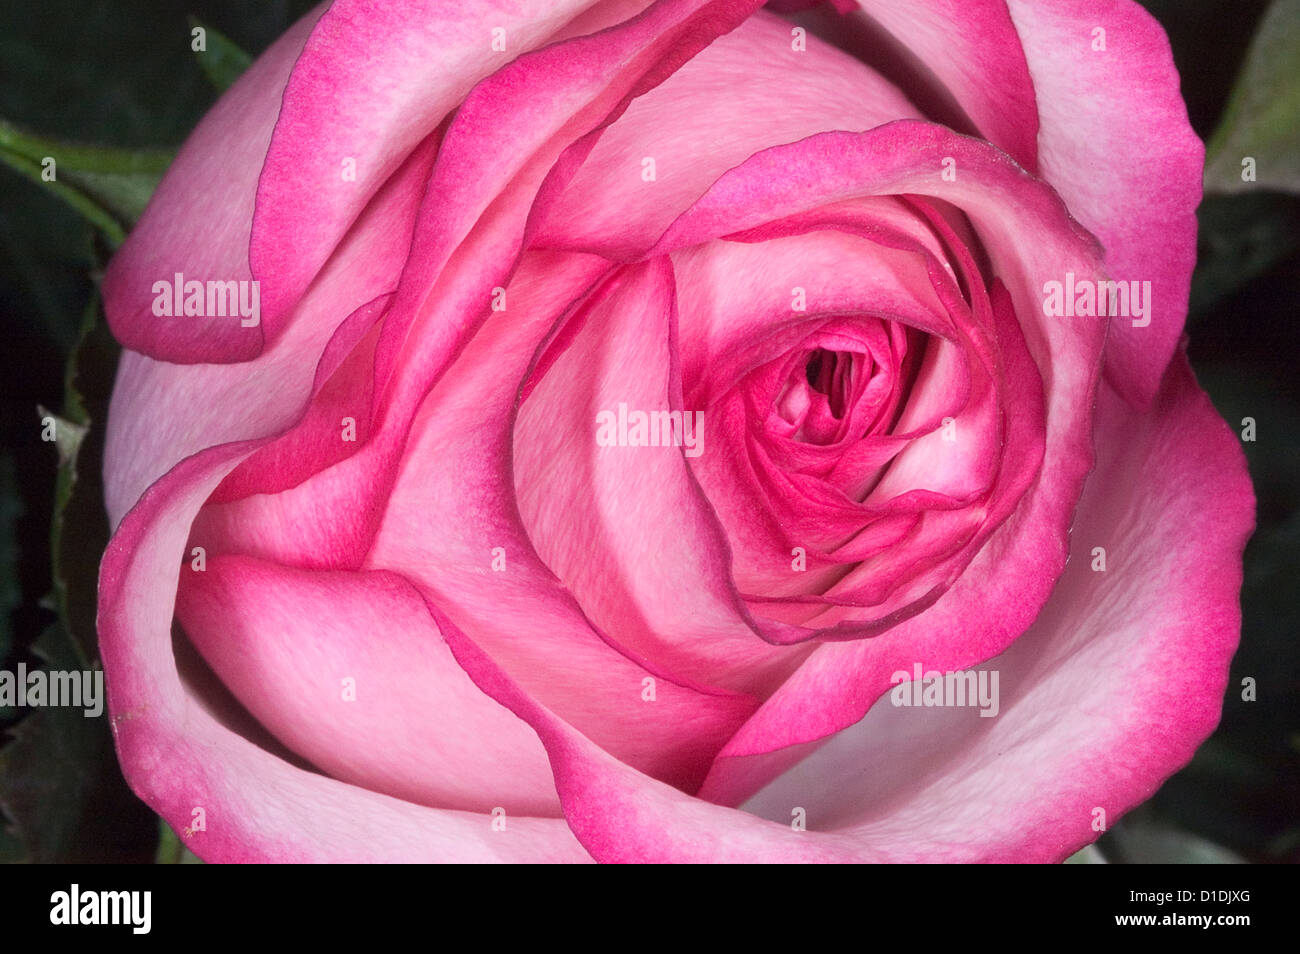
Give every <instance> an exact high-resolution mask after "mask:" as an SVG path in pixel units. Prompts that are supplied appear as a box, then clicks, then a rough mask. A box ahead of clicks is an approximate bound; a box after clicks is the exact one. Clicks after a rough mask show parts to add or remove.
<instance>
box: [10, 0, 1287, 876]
mask: <svg viewBox="0 0 1300 954" xmlns="http://www.w3.org/2000/svg"><path fill="white" fill-rule="evenodd" d="M310 6H311V4H309V3H305V2H300V0H293V2H290V0H270V2H258V0H230V2H213V0H190V2H171V0H156V2H145V0H135V2H131V0H102V2H95V0H80V2H76V0H44V2H42V3H30V4H27V3H24V4H19V3H6V4H4V5H3V6H0V118H3V119H6V120H8V121H10V122H12V123H14V124H15V125H18V126H20V127H22V128H23V129H25V130H27V131H30V132H32V133H35V134H39V135H43V136H49V137H54V138H63V139H67V140H71V141H74V142H82V143H87V144H97V145H115V146H124V147H175V146H177V145H179V144H180V143H181V141H182V140H183V139H184V138H185V135H186V134H187V133H188V131H189V130H190V129H191V128H193V126H194V125H195V124H196V123H197V121H198V120H199V118H200V117H201V116H202V115H203V114H204V112H206V110H207V109H208V108H209V107H210V106H211V105H212V103H213V102H214V101H215V99H216V93H215V92H214V89H213V86H212V84H211V83H210V82H209V81H208V78H207V77H206V76H205V75H204V73H203V71H202V69H200V67H199V65H198V62H197V59H196V56H195V54H194V53H192V52H191V50H190V24H189V22H187V17H190V16H194V17H197V18H198V20H199V21H201V22H202V23H203V24H205V25H206V26H208V27H211V28H213V29H215V30H217V31H220V32H221V33H224V34H225V35H226V36H228V37H229V38H230V39H231V40H233V41H234V42H235V43H236V44H237V45H238V46H240V47H242V48H243V49H244V50H246V51H248V52H250V53H252V54H254V55H255V54H257V53H258V52H260V51H261V50H263V49H264V48H265V47H266V46H268V45H269V44H270V43H271V42H272V41H273V40H274V39H275V38H276V37H277V36H278V35H279V34H280V33H281V32H283V30H284V29H285V28H286V27H288V26H289V24H291V23H292V22H293V21H294V20H295V19H296V18H297V17H298V16H300V15H301V14H302V13H304V12H305V11H306V10H308V9H309V8H310ZM1146 6H1147V8H1148V9H1149V10H1151V12H1152V13H1153V14H1155V15H1156V16H1157V18H1159V19H1160V21H1161V22H1162V23H1163V24H1164V26H1165V29H1166V30H1167V32H1168V33H1169V36H1170V40H1171V42H1172V44H1173V48H1174V56H1175V59H1176V61H1177V63H1178V67H1179V69H1180V72H1181V74H1182V81H1183V94H1184V97H1185V98H1186V100H1187V106H1188V111H1189V114H1190V117H1191V122H1192V125H1193V126H1194V127H1195V129H1196V131H1197V133H1198V134H1199V135H1200V136H1201V138H1202V139H1207V138H1209V136H1210V134H1211V133H1212V132H1213V131H1214V129H1215V128H1216V126H1217V123H1218V120H1219V118H1220V116H1221V114H1222V110H1223V107H1224V104H1225V102H1226V100H1227V97H1228V94H1229V91H1230V90H1231V89H1232V85H1233V81H1234V79H1235V78H1236V76H1237V72H1238V70H1239V68H1240V65H1241V62H1242V58H1243V56H1244V54H1245V52H1246V49H1247V46H1248V43H1249V41H1250V39H1251V36H1252V34H1253V31H1254V28H1255V26H1256V24H1257V22H1258V20H1259V17H1260V15H1261V14H1262V13H1263V11H1264V9H1265V6H1266V4H1265V3H1264V2H1262V0H1200V2H1194V0H1148V2H1147V3H1146ZM210 45H211V43H210ZM0 195H2V196H3V202H0V321H3V339H2V340H3V353H4V356H5V359H6V368H5V372H4V374H3V377H2V378H0V402H2V409H0V448H2V450H0V665H2V666H3V668H8V669H12V668H14V666H15V664H16V663H17V662H18V661H26V662H27V663H28V664H29V665H37V664H40V661H41V658H42V657H43V658H45V659H51V658H58V657H60V655H61V654H62V655H63V656H64V657H65V658H76V657H75V654H76V653H77V652H78V651H81V652H84V653H86V654H87V655H90V656H93V638H94V637H93V612H94V609H93V588H94V573H95V567H96V565H97V562H98V558H99V554H100V552H101V551H102V547H103V543H104V541H105V540H106V538H107V527H106V526H105V525H104V522H103V521H104V517H103V514H102V511H101V510H99V509H98V508H97V494H98V487H97V481H98V477H97V472H98V460H97V454H98V451H99V447H98V441H97V437H98V433H99V432H98V430H97V429H96V428H95V427H93V426H92V428H91V432H90V436H89V437H88V439H87V442H86V445H85V446H84V447H83V448H82V453H81V460H80V463H79V466H78V468H77V469H78V474H79V476H78V478H77V482H76V485H75V493H73V494H72V495H71V498H70V499H69V500H68V501H67V502H66V504H65V503H64V502H63V496H64V495H63V494H62V492H61V491H57V490H56V479H55V478H56V471H57V465H58V460H57V457H56V454H55V451H54V448H53V445H51V444H48V443H44V442H42V441H41V439H40V424H39V418H40V415H39V414H38V412H37V405H41V406H44V407H46V408H49V409H51V410H53V411H56V412H57V411H59V410H60V409H63V408H66V407H67V403H66V398H65V391H64V372H65V367H66V366H67V364H68V359H69V356H70V354H71V353H72V351H73V349H74V347H75V346H76V345H77V342H78V339H79V335H80V334H81V331H80V329H81V327H82V320H83V315H84V314H85V313H86V311H87V308H88V306H89V305H90V303H91V302H92V295H93V291H94V280H95V278H96V276H97V273H98V269H99V268H101V267H102V263H103V261H104V260H105V259H106V257H107V254H108V253H109V249H108V248H107V246H105V245H104V243H103V239H102V238H101V237H99V236H97V234H96V233H95V230H94V229H92V227H91V226H89V225H88V224H86V222H85V221H84V220H83V219H82V218H81V217H80V216H79V215H78V214H77V213H76V212H74V211H73V210H71V209H70V208H69V207H68V206H66V205H65V204H64V203H63V202H61V201H60V200H59V199H57V198H55V197H52V196H51V195H49V194H48V193H47V192H46V191H45V190H43V189H42V188H41V187H40V186H38V185H36V184H34V183H32V182H30V181H29V180H27V179H25V178H23V177H22V176H21V175H19V174H18V173H16V172H14V171H12V170H10V169H9V168H8V167H6V166H3V165H0ZM1200 220H1201V237H1200V259H1199V265H1198V268H1197V273H1196V276H1195V279H1194V282H1193V289H1192V304H1191V309H1190V314H1189V317H1188V321H1187V331H1188V334H1189V336H1190V342H1191V343H1190V354H1191V359H1192V364H1193V366H1194V368H1195V369H1196V373H1197V376H1198V378H1199V379H1200V381H1201V384H1202V385H1203V386H1204V387H1205V388H1206V390H1207V391H1209V393H1210V396H1211V397H1212V398H1213V400H1214V403H1215V405H1216V406H1217V407H1218V408H1219V410H1220V411H1221V412H1222V413H1223V415H1224V416H1225V417H1226V418H1227V419H1228V420H1229V421H1230V422H1232V423H1233V424H1234V425H1236V426H1237V427H1238V429H1239V427H1240V425H1239V422H1240V420H1241V419H1242V418H1243V417H1247V416H1249V417H1253V418H1255V420H1256V422H1257V428H1258V436H1257V439H1256V441H1255V442H1254V443H1245V444H1244V445H1243V446H1244V447H1245V450H1246V455H1247V457H1248V459H1249V463H1250V469H1251V474H1252V477H1253V479H1254V482H1255V487H1256V491H1257V494H1258V499H1259V508H1258V530H1257V532H1256V534H1255V536H1254V538H1253V540H1252V541H1251V543H1250V546H1249V548H1248V549H1247V551H1246V567H1245V572H1246V575H1245V586H1244V589H1243V592H1242V605H1243V610H1244V623H1243V634H1242V643H1241V648H1240V650H1239V651H1238V653H1237V656H1236V658H1235V660H1234V662H1233V666H1232V678H1231V679H1230V681H1229V690H1228V695H1227V697H1226V699H1225V703H1224V710H1223V718H1222V722H1221V724H1220V726H1219V729H1218V731H1216V732H1215V734H1214V735H1213V736H1212V737H1211V738H1210V739H1209V741H1207V742H1206V743H1205V745H1204V746H1203V747H1202V748H1201V750H1200V751H1199V752H1198V754H1197V756H1196V758H1195V759H1194V760H1193V761H1192V763H1191V764H1190V765H1189V766H1187V768H1185V769H1184V770H1183V771H1182V772H1180V773H1178V774H1177V775H1176V776H1174V777H1173V778H1172V779H1170V780H1169V782H1168V783H1167V784H1166V785H1165V786H1164V787H1163V788H1162V789H1161V790H1160V791H1159V792H1158V793H1157V794H1156V795H1155V796H1154V797H1153V798H1152V799H1151V800H1150V801H1149V802H1148V803H1147V804H1146V805H1144V806H1143V807H1141V808H1140V809H1137V810H1136V811H1134V812H1132V813H1131V814H1130V815H1128V816H1127V817H1126V818H1124V819H1123V820H1121V821H1120V822H1119V823H1117V824H1116V825H1115V827H1114V828H1113V829H1112V830H1111V831H1110V832H1108V833H1107V834H1106V835H1105V836H1103V838H1102V839H1101V840H1100V842H1099V843H1098V846H1097V847H1098V848H1099V849H1100V852H1101V854H1102V855H1103V856H1104V857H1105V859H1106V860H1109V861H1112V862H1143V861H1223V860H1247V861H1255V862H1277V861H1295V860H1300V718H1298V717H1297V713H1298V712H1300V706H1298V705H1297V702H1298V701H1300V653H1297V651H1296V645H1295V642H1296V636H1297V633H1300V626H1297V622H1298V618H1300V599H1298V594H1300V587H1298V586H1297V580H1300V517H1298V515H1297V514H1298V510H1297V496H1298V495H1300V427H1297V423H1298V422H1300V376H1297V374H1296V371H1295V363H1296V358H1297V354H1298V353H1300V349H1297V338H1298V337H1300V321H1297V317H1298V316H1297V314H1296V308H1295V305H1296V302H1297V301H1300V296H1298V295H1297V292H1300V199H1297V198H1296V197H1294V196H1291V195H1285V194H1282V193H1278V192H1270V191H1266V190H1262V189H1260V190H1255V191H1251V192H1249V193H1245V194H1241V195H1233V196H1210V197H1207V198H1206V200H1205V201H1204V203H1203V204H1202V206H1201V209H1200ZM96 329H97V330H92V331H91V332H90V334H89V337H88V340H87V342H86V346H85V347H84V348H83V357H82V358H81V359H80V360H79V376H78V380H77V382H76V384H77V387H78V391H79V392H80V393H81V394H82V395H83V396H84V399H85V403H86V410H87V414H88V416H89V417H90V418H91V420H92V424H93V423H94V422H96V421H102V410H103V408H102V401H103V399H104V398H106V396H107V394H108V389H109V388H110V387H111V382H112V369H113V366H114V362H115V357H116V351H115V346H114V345H113V344H112V342H111V340H110V339H108V338H106V336H105V335H104V334H103V332H102V328H100V327H98V326H96ZM56 493H59V498H58V499H59V502H60V505H61V506H63V507H66V509H64V511H63V512H64V524H65V526H66V532H65V533H64V535H63V537H62V540H63V543H62V545H61V546H60V547H57V548H56V553H55V554H54V555H52V552H51V532H50V526H51V516H52V514H53V512H54V509H55V505H56ZM52 559H53V560H54V563H55V566H56V570H57V574H56V575H57V576H58V578H60V579H62V580H63V583H64V586H65V587H66V591H67V594H68V599H67V604H68V612H67V613H66V614H65V618H64V619H63V620H60V618H59V614H58V613H56V612H55V611H54V610H53V609H51V608H49V606H50V605H51V604H50V603H49V601H48V600H46V599H45V597H46V596H47V594H48V593H49V592H50V589H51V565H52ZM6 653H8V658H7V659H6V658H5V657H6ZM68 653H72V654H73V656H71V657H68V656H67V654H68ZM1244 676H1252V677H1254V678H1255V679H1256V681H1257V683H1258V700H1257V701H1255V702H1243V701H1242V700H1241V697H1240V685H1241V679H1242V678H1243V677H1244ZM46 711H47V712H48V710H46ZM17 714H18V713H16V712H14V711H12V710H3V709H0V728H4V727H9V728H10V729H12V730H13V731H12V732H11V733H8V734H9V735H12V736H13V741H9V742H8V744H5V745H3V747H0V804H3V805H4V806H5V809H6V811H7V812H8V813H9V814H10V815H11V816H12V817H10V818H8V819H6V822H7V824H0V860H11V861H12V860H21V859H23V858H32V859H36V860H90V861H100V860H150V859H152V858H154V857H155V854H156V853H157V854H158V855H159V856H160V857H165V858H166V860H176V859H178V858H179V857H180V852H179V851H177V850H176V849H175V848H174V847H173V846H169V845H167V844H164V846H163V848H162V849H161V851H160V850H159V849H158V826H157V822H156V820H155V819H154V817H153V816H152V814H151V813H150V812H149V811H148V810H147V809H146V808H144V807H143V806H142V805H141V804H140V803H139V802H138V801H137V800H135V798H134V796H132V795H131V794H130V793H129V792H128V791H127V790H126V789H125V788H124V785H123V783H122V781H121V778H120V775H119V774H118V773H117V769H116V764H115V762H114V761H113V758H112V752H111V746H110V743H109V742H108V738H107V735H108V733H107V727H106V725H105V724H104V723H105V721H106V720H102V719H100V720H84V723H93V724H94V726H95V728H94V729H89V728H88V727H87V725H86V724H84V723H83V724H79V725H73V724H68V725H62V724H60V721H59V719H58V718H57V717H50V716H46V718H45V721H44V722H33V721H32V720H33V717H32V716H30V715H29V716H28V718H27V719H26V720H24V721H25V723H31V724H26V725H15V723H16V722H17V719H16V716H17ZM1171 717H1172V714H1171ZM76 721H78V722H81V720H80V719H79V713H78V719H77V720H76ZM69 733H70V734H69ZM1094 857H1095V856H1094Z"/></svg>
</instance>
